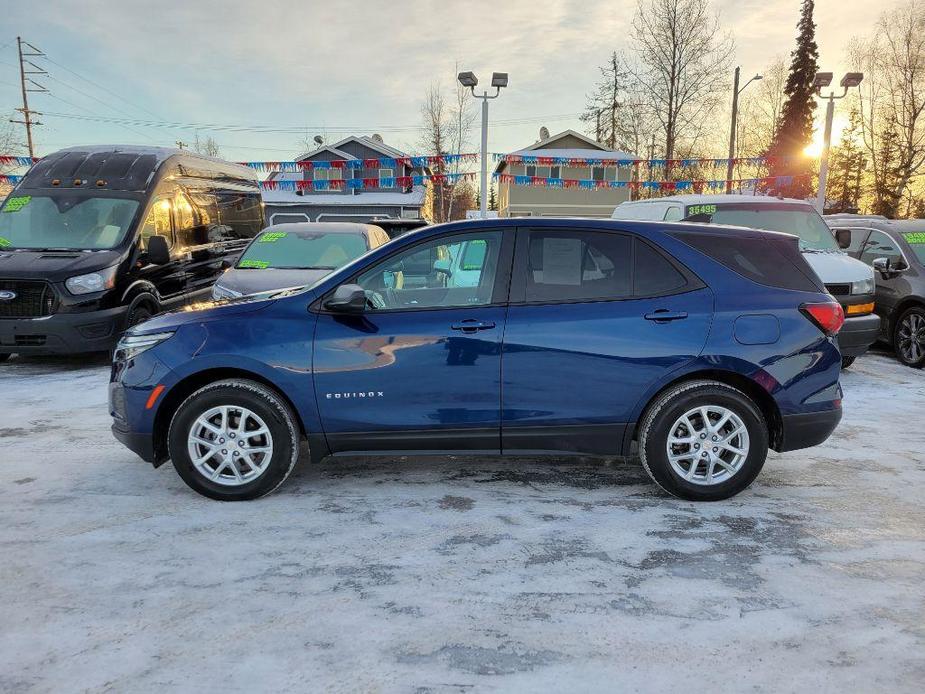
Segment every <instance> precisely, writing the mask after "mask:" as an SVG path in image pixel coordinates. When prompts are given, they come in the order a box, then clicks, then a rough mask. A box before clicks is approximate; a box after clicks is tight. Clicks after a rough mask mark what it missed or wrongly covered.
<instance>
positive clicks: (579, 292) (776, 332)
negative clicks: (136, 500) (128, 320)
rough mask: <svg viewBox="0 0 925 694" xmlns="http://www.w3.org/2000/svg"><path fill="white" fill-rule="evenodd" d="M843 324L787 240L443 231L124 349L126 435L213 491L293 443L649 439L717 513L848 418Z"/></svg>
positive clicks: (630, 232) (618, 230)
mask: <svg viewBox="0 0 925 694" xmlns="http://www.w3.org/2000/svg"><path fill="white" fill-rule="evenodd" d="M457 258H461V259H462V260H461V262H460V263H457V262H456V260H455V259H457ZM427 264H429V265H430V270H429V271H428V272H421V268H422V267H423V266H424V265H427ZM460 267H462V268H463V271H462V273H461V274H460V273H458V272H457V269H458V268H460ZM411 270H413V271H414V273H415V275H414V277H415V278H416V279H415V281H414V282H411V281H410V280H409V278H408V277H406V278H405V281H404V282H403V283H402V285H401V286H400V287H399V286H397V285H396V283H395V281H394V278H395V276H396V273H399V272H410V271H411ZM476 275H477V277H476ZM843 319H844V316H843V312H842V308H841V306H840V305H839V304H838V303H837V302H836V301H834V300H833V299H832V297H831V296H829V295H828V294H827V293H826V292H825V288H824V287H823V286H822V285H821V284H820V283H819V280H818V279H817V277H816V275H815V274H814V273H813V272H812V270H811V269H810V268H809V266H808V265H807V263H806V261H805V260H804V258H803V256H802V255H801V254H800V252H799V249H798V247H797V239H796V237H794V236H789V235H785V234H775V233H767V232H758V231H753V230H748V229H723V230H721V231H719V230H717V229H716V228H714V227H710V226H705V225H695V224H665V223H659V224H652V223H639V222H616V221H610V220H589V219H574V220H568V219H545V220H529V221H525V220H520V219H505V220H480V221H475V222H461V223H453V224H446V225H440V226H434V227H428V228H426V229H422V230H420V231H415V232H411V233H409V234H407V235H404V236H401V237H399V238H397V239H395V240H393V241H392V242H391V243H389V244H387V245H385V246H381V247H380V248H377V249H375V250H373V251H371V252H370V253H368V254H367V255H365V256H363V257H361V258H359V259H358V260H356V261H355V262H353V263H351V264H349V265H346V266H344V267H342V268H340V269H339V270H336V271H334V272H333V273H331V274H330V275H327V276H326V277H325V278H323V279H321V280H320V281H319V282H318V283H317V284H315V285H314V286H312V287H310V288H308V289H306V290H301V291H289V292H283V293H282V294H279V295H276V296H270V297H266V298H261V299H259V300H245V299H239V300H236V301H229V302H223V303H221V304H218V305H216V306H214V307H211V308H202V309H197V310H191V311H186V312H179V313H173V314H169V315H165V316H160V317H157V318H154V319H153V320H150V321H148V322H146V323H144V324H142V325H139V326H136V327H135V328H133V329H132V330H130V331H129V332H128V333H127V334H126V335H125V337H124V338H123V339H122V341H121V342H120V344H119V346H118V348H117V349H116V352H115V356H114V365H113V369H112V379H111V384H110V411H111V414H112V417H113V419H114V423H113V433H114V434H115V436H116V437H117V438H118V439H119V440H120V441H122V442H123V443H124V444H126V445H127V446H128V447H129V448H131V449H132V450H134V451H135V452H137V453H138V454H139V455H140V456H141V457H142V458H144V459H145V460H148V461H151V462H153V463H154V465H155V466H158V465H160V464H161V463H163V462H165V461H166V460H168V459H170V460H172V461H173V465H174V467H175V468H176V470H177V472H178V473H179V474H180V476H181V477H182V478H183V480H184V481H185V482H186V483H187V484H188V485H189V486H190V487H192V488H193V489H195V490H196V491H198V492H200V493H201V494H204V495H206V496H209V497H212V498H215V499H227V500H238V499H253V498H255V497H259V496H262V495H264V494H266V493H268V492H270V491H272V490H273V489H275V488H276V487H277V486H278V485H279V484H281V483H282V482H283V480H284V479H285V478H286V477H287V476H288V475H289V473H290V471H291V470H292V467H293V465H295V463H296V459H297V457H298V453H299V444H300V440H301V439H302V438H303V437H304V438H307V440H308V446H309V450H310V453H311V458H313V459H316V460H317V459H320V458H322V457H324V456H327V455H331V454H333V455H335V456H336V455H342V454H348V453H363V454H381V455H388V456H394V455H405V454H409V453H434V452H441V453H454V454H458V453H470V454H478V455H481V454H491V455H496V454H530V455H544V454H554V455H562V454H581V455H592V456H594V455H597V456H603V457H613V456H627V455H630V453H631V451H632V450H633V447H634V446H636V447H637V448H638V452H639V455H640V457H641V458H642V463H643V465H644V466H645V468H646V470H647V471H648V472H649V474H650V475H651V476H652V478H653V479H654V480H655V481H656V482H657V483H658V484H659V485H660V486H662V487H663V488H664V489H666V490H668V491H669V492H671V493H672V494H675V495H677V496H680V497H683V498H685V499H693V500H715V499H724V498H727V497H729V496H732V495H733V494H736V493H738V492H740V491H741V490H743V489H745V488H746V487H747V486H748V485H749V484H750V483H751V482H752V480H753V479H754V478H755V476H756V475H757V474H758V472H759V471H760V470H761V467H762V466H763V465H764V462H765V457H766V455H767V451H768V448H773V449H774V450H778V451H788V450H793V449H797V448H804V447H807V446H814V445H816V444H818V443H821V442H822V441H824V440H825V439H826V438H827V437H828V436H829V434H831V432H832V431H833V429H834V428H835V426H836V425H837V424H838V422H839V419H840V418H841V399H842V391H841V388H840V386H839V373H840V355H839V352H838V347H837V345H836V344H835V334H836V333H837V332H838V329H839V328H840V327H841V324H842V322H843Z"/></svg>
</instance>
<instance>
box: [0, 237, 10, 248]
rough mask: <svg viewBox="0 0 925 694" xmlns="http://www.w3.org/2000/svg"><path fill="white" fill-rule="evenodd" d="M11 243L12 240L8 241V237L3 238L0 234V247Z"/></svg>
mask: <svg viewBox="0 0 925 694" xmlns="http://www.w3.org/2000/svg"><path fill="white" fill-rule="evenodd" d="M12 245H13V242H12V241H10V240H9V239H5V238H3V237H2V236H0V248H6V247H7V246H12Z"/></svg>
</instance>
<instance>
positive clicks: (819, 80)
mask: <svg viewBox="0 0 925 694" xmlns="http://www.w3.org/2000/svg"><path fill="white" fill-rule="evenodd" d="M863 79H864V73H863V72H848V73H846V74H845V76H844V77H842V78H841V82H840V85H841V88H842V93H841V94H839V95H838V96H836V95H835V92H829V95H828V96H826V97H823V96H822V90H823V89H824V88H825V87H828V86H829V85H830V84H832V73H831V72H817V73H816V78H815V79H814V80H813V88H814V89H815V91H816V94H818V95H819V96H820V97H822V98H824V99H827V100H828V103H827V104H826V105H825V131H824V135H823V139H822V155H821V157H820V159H819V190H818V191H817V192H816V209H817V210H818V211H819V214H823V213H824V211H825V185H826V182H827V181H828V178H829V147H831V146H832V119H833V118H834V116H835V100H836V99H844V98H845V96H846V95H847V94H848V90H849V89H850V88H851V87H857V86H858V85H859V84H861V81H862V80H863Z"/></svg>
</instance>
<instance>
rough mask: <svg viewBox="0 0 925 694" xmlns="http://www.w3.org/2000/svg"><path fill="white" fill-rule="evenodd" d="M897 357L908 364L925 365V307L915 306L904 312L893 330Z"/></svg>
mask: <svg viewBox="0 0 925 694" xmlns="http://www.w3.org/2000/svg"><path fill="white" fill-rule="evenodd" d="M893 346H894V347H895V348H896V357H897V359H899V361H901V362H902V363H903V364H905V365H906V366H911V367H913V368H916V369H921V368H922V367H923V366H925V308H922V307H921V306H913V307H912V308H910V309H908V310H906V311H904V312H903V314H902V315H901V316H900V317H899V320H898V321H896V328H895V329H894V331H893Z"/></svg>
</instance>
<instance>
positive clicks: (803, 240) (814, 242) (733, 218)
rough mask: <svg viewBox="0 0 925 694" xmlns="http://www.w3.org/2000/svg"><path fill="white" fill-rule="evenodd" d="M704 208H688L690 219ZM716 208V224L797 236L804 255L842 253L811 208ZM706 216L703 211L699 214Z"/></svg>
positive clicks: (821, 220) (723, 206) (736, 205)
mask: <svg viewBox="0 0 925 694" xmlns="http://www.w3.org/2000/svg"><path fill="white" fill-rule="evenodd" d="M702 207H704V205H693V206H690V207H688V212H687V214H688V215H690V214H691V213H693V212H696V211H698V210H696V209H694V208H702ZM710 207H711V208H713V207H715V211H713V213H712V217H711V219H710V221H711V222H712V223H713V224H731V225H732V226H738V227H747V228H749V229H767V230H768V231H782V232H785V233H788V234H794V235H796V236H797V237H799V239H800V250H802V251H838V250H840V249H839V247H838V244H837V243H836V242H835V237H834V236H833V235H832V232H831V230H830V229H829V227H828V225H827V224H826V223H825V222H824V221H823V219H822V217H820V216H819V215H818V214H817V213H816V210H814V209H813V208H811V207H809V206H808V205H795V204H790V203H783V204H777V205H775V204H774V203H760V204H733V205H710ZM699 212H703V210H699Z"/></svg>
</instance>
